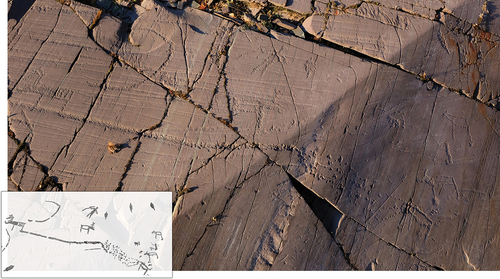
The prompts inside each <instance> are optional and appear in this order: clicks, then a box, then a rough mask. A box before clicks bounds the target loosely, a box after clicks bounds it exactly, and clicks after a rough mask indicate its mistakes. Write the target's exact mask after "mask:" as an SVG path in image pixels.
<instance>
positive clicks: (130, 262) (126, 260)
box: [2, 200, 163, 275]
mask: <svg viewBox="0 0 500 279" xmlns="http://www.w3.org/2000/svg"><path fill="white" fill-rule="evenodd" d="M45 202H50V203H53V204H55V205H57V209H56V210H55V212H54V213H53V214H52V215H51V216H50V217H48V218H47V219H44V220H35V222H39V223H41V222H46V221H48V220H49V219H51V218H52V217H54V216H55V215H56V214H57V213H58V212H59V210H60V208H61V206H60V205H59V204H58V203H56V202H54V201H48V200H46V201H45ZM150 206H151V208H152V209H153V210H156V209H155V208H154V205H153V203H152V202H151V203H150ZM87 209H90V210H91V211H90V212H89V213H88V214H87V217H88V218H90V217H92V215H93V214H98V212H97V209H98V207H96V206H89V207H87V208H84V209H83V210H82V211H85V210H87ZM129 209H130V212H132V209H133V208H132V203H130V205H129ZM107 217H108V213H107V212H105V213H104V219H106V218H107ZM28 221H30V222H32V221H33V220H31V219H28ZM4 223H5V224H10V225H12V228H11V231H12V230H13V229H14V227H16V226H17V227H19V228H20V230H19V232H22V233H26V234H30V235H34V236H39V237H43V238H46V239H50V240H57V241H60V242H64V243H68V244H80V245H99V247H92V248H87V249H84V251H92V250H103V251H104V252H106V253H108V254H111V255H113V257H114V259H116V260H118V261H120V262H121V263H122V264H125V265H126V266H127V267H131V266H138V270H141V269H142V270H144V275H146V274H147V272H148V271H149V270H152V269H153V264H152V262H151V257H153V256H156V258H157V259H159V256H158V254H157V252H155V251H156V250H158V244H156V243H151V245H152V247H149V249H150V250H151V251H148V250H146V252H144V253H143V251H140V252H139V253H140V254H142V255H141V256H139V258H140V257H142V256H148V261H147V262H145V261H140V260H139V259H137V258H132V257H129V256H127V254H126V253H125V252H124V251H123V250H122V249H121V248H120V247H119V246H117V245H111V243H110V242H109V241H108V240H106V242H105V243H103V242H101V241H71V240H64V239H60V238H56V237H52V236H46V235H43V234H39V233H35V232H30V231H25V230H24V227H25V225H26V223H24V222H19V221H15V220H14V215H13V214H10V215H9V217H7V218H6V220H5V221H4ZM94 226H95V222H92V224H91V225H85V224H80V232H82V230H86V231H87V234H89V232H90V230H95V227H94ZM5 231H6V232H7V235H8V241H7V244H6V245H5V247H2V252H3V251H4V250H5V249H6V248H7V246H9V244H10V240H11V236H10V233H9V230H8V228H5ZM151 233H152V234H153V235H154V238H155V240H156V239H157V238H158V236H160V238H161V240H160V241H162V240H163V235H162V232H161V231H152V232H151ZM134 244H135V246H139V245H140V241H134ZM12 268H14V265H10V266H9V267H7V268H6V269H5V270H4V271H9V270H11V269H12Z"/></svg>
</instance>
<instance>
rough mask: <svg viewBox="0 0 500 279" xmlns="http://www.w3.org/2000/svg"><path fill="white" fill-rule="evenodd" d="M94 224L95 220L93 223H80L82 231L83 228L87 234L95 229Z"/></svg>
mask: <svg viewBox="0 0 500 279" xmlns="http://www.w3.org/2000/svg"><path fill="white" fill-rule="evenodd" d="M94 225H95V223H94V222H92V224H91V225H80V232H82V230H86V231H87V234H89V231H90V230H94Z"/></svg>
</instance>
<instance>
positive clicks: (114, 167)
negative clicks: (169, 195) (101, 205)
mask: <svg viewBox="0 0 500 279" xmlns="http://www.w3.org/2000/svg"><path fill="white" fill-rule="evenodd" d="M28 2H29V3H28ZM61 2H65V3H66V4H61V3H59V2H57V1H52V0H50V1H47V0H36V1H24V2H23V1H22V0H14V1H11V2H9V9H10V10H9V38H8V43H9V45H8V48H9V82H8V86H9V88H8V90H9V98H8V103H9V112H8V122H9V133H8V135H9V140H8V151H9V186H8V187H9V190H12V191H16V190H25V191H27V190H57V189H59V190H61V189H62V188H63V187H62V184H63V183H64V182H67V184H66V185H67V186H65V187H66V188H65V189H64V190H69V191H114V190H118V191H172V192H174V201H173V204H174V212H173V214H174V218H173V220H174V221H173V222H174V224H173V232H174V234H173V267H174V270H352V269H358V270H365V269H368V270H436V269H446V270H497V269H499V268H500V260H499V257H498V250H499V249H500V237H499V234H498V231H499V230H500V191H499V190H500V177H499V174H500V113H499V111H498V108H499V105H498V100H499V99H498V98H499V94H500V93H499V92H498V88H499V84H498V83H499V77H500V76H499V74H498V73H499V68H498V67H499V66H498V65H500V63H499V62H500V61H499V60H500V55H499V53H498V38H499V37H498V34H500V32H499V30H498V26H499V25H498V24H496V25H495V24H494V23H496V21H495V20H497V19H498V18H499V14H498V13H499V10H498V9H496V5H497V4H496V3H493V2H491V1H486V2H482V1H474V3H469V2H468V1H454V3H453V4H450V5H451V6H447V5H448V4H446V5H443V4H442V1H417V0H415V1H379V3H378V4H375V3H372V2H370V1H334V2H330V3H329V2H328V1H314V2H310V1H302V2H301V1H297V2H294V1H281V2H279V3H278V2H277V3H276V5H282V6H285V7H286V6H290V7H303V6H307V7H312V9H311V10H310V12H313V10H314V13H313V14H312V15H311V16H310V17H308V18H307V19H306V20H305V21H304V22H303V23H302V26H303V29H304V30H305V31H307V32H308V33H310V34H311V35H312V36H314V37H316V40H319V41H320V42H324V44H319V43H317V42H313V41H308V40H304V39H301V38H298V37H295V36H292V35H289V34H284V33H277V32H275V31H270V33H269V34H267V35H264V34H261V33H258V32H255V31H252V30H248V29H245V28H242V27H239V26H237V25H235V23H234V22H233V21H228V20H225V19H222V18H220V17H217V16H214V15H213V14H210V13H207V12H204V11H201V10H196V9H193V8H191V7H186V8H185V9H182V10H175V9H170V8H166V6H164V5H166V4H163V3H160V2H154V1H143V5H142V6H138V5H132V6H131V8H124V7H118V8H116V6H107V8H102V9H104V10H105V11H101V10H99V9H98V8H95V7H92V6H87V5H84V4H82V3H78V2H74V1H71V3H69V2H70V1H61ZM83 2H84V3H91V4H95V5H96V6H97V7H103V6H102V5H104V4H103V3H105V2H103V1H97V2H99V3H100V4H99V3H97V4H96V3H95V1H83ZM92 2H93V3H92ZM285 2H286V3H285ZM344 2H345V3H344ZM458 2H459V3H458ZM23 3H25V4H24V6H23ZM26 3H28V4H26ZM98 4H99V5H101V6H99V5H98ZM306 4H308V5H309V6H308V5H306ZM20 5H21V6H20ZM114 5H117V4H114ZM170 5H171V4H170ZM485 5H486V6H485ZM485 7H486V8H485ZM124 9H125V10H124ZM126 9H128V10H126ZM113 11H119V12H120V13H119V15H126V17H125V16H123V17H120V16H116V14H115V16H113V15H112V14H113ZM131 11H133V12H131ZM297 11H299V12H303V13H305V11H303V9H302V8H297ZM480 15H481V16H480ZM479 17H481V18H482V20H481V21H480V22H478V18H479ZM495 28H497V29H495ZM109 142H111V143H109ZM113 144H116V145H115V147H117V149H116V150H115V151H114V152H110V151H109V149H111V151H113V149H112V148H109V146H110V145H113Z"/></svg>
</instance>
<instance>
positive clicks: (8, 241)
mask: <svg viewBox="0 0 500 279" xmlns="http://www.w3.org/2000/svg"><path fill="white" fill-rule="evenodd" d="M5 231H6V232H7V235H8V236H9V239H8V240H7V244H6V245H5V247H3V248H2V252H3V251H4V250H5V249H6V248H7V246H9V243H10V233H9V230H8V229H5Z"/></svg>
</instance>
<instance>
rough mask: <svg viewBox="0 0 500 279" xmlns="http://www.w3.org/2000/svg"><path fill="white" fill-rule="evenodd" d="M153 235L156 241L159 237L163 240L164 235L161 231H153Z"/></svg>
mask: <svg viewBox="0 0 500 279" xmlns="http://www.w3.org/2000/svg"><path fill="white" fill-rule="evenodd" d="M151 233H152V234H154V235H155V239H156V237H157V236H160V237H161V240H163V235H162V234H161V232H160V231H152V232H151Z"/></svg>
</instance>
